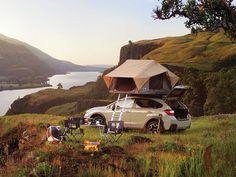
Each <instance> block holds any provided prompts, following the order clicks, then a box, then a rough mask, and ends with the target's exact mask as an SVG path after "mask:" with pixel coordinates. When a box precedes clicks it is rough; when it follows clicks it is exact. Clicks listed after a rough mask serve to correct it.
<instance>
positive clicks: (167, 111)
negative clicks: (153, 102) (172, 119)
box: [164, 109, 175, 116]
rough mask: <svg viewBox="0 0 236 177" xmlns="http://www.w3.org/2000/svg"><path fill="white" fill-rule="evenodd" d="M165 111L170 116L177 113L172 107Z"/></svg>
mask: <svg viewBox="0 0 236 177" xmlns="http://www.w3.org/2000/svg"><path fill="white" fill-rule="evenodd" d="M164 111H165V113H166V114H167V115H168V116H174V114H175V111H174V110H171V109H166V110H164Z"/></svg>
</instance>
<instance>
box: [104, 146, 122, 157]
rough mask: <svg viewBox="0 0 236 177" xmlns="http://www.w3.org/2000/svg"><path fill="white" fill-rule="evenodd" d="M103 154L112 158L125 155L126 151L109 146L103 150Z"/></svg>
mask: <svg viewBox="0 0 236 177" xmlns="http://www.w3.org/2000/svg"><path fill="white" fill-rule="evenodd" d="M102 152H103V153H105V154H109V155H111V156H118V155H120V156H122V155H124V154H125V151H124V149H123V148H122V147H120V146H107V147H103V148H102Z"/></svg>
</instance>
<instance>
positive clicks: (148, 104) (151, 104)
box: [135, 99, 162, 109]
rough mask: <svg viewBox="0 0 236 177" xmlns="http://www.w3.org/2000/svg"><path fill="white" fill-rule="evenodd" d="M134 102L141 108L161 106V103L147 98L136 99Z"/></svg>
mask: <svg viewBox="0 0 236 177" xmlns="http://www.w3.org/2000/svg"><path fill="white" fill-rule="evenodd" d="M135 103H136V104H137V105H138V106H139V107H141V108H154V109H156V108H161V107H162V104H161V103H158V102H157V101H154V100H149V99H136V100H135Z"/></svg>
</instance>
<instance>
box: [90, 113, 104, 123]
mask: <svg viewBox="0 0 236 177" xmlns="http://www.w3.org/2000/svg"><path fill="white" fill-rule="evenodd" d="M97 121H99V123H100V124H101V125H106V120H105V119H104V117H102V116H100V115H96V116H94V117H93V120H92V123H93V124H96V122H97Z"/></svg>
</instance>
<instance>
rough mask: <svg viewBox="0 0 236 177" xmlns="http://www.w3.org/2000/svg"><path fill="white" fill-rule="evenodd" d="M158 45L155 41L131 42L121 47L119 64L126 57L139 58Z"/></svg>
mask: <svg viewBox="0 0 236 177" xmlns="http://www.w3.org/2000/svg"><path fill="white" fill-rule="evenodd" d="M158 47H160V45H158V44H155V43H132V42H129V44H128V45H125V46H123V47H121V49H120V60H119V65H120V64H122V63H124V62H125V61H126V60H127V59H140V58H142V57H143V56H144V55H146V54H148V53H149V52H151V51H152V50H154V49H156V48H158Z"/></svg>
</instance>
